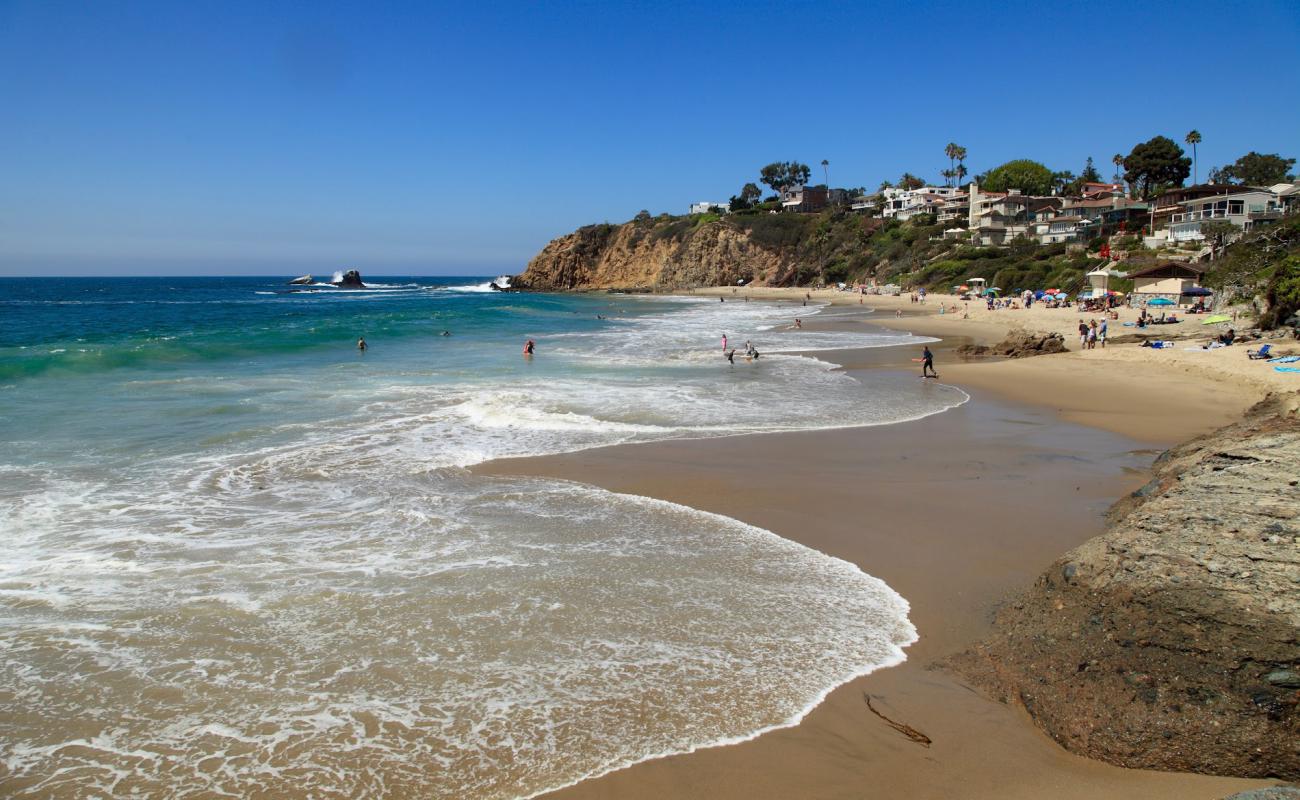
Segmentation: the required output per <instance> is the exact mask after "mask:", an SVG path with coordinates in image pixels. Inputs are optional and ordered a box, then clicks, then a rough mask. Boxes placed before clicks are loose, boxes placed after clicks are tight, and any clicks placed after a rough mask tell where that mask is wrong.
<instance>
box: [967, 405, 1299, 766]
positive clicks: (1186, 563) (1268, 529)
mask: <svg viewBox="0 0 1300 800" xmlns="http://www.w3.org/2000/svg"><path fill="white" fill-rule="evenodd" d="M1298 406H1300V394H1287V395H1275V396H1271V397H1269V398H1268V399H1266V400H1265V401H1263V402H1261V403H1259V404H1257V405H1256V406H1255V407H1254V408H1252V409H1251V410H1250V411H1249V412H1247V414H1246V416H1245V418H1244V419H1243V420H1242V421H1241V422H1238V423H1236V424H1233V425H1230V426H1228V427H1226V428H1223V429H1221V430H1219V431H1216V432H1214V433H1212V434H1209V435H1207V436H1203V437H1201V438H1199V439H1195V440H1193V441H1191V442H1188V443H1187V444H1184V445H1181V446H1179V447H1177V448H1174V449H1173V450H1170V451H1168V452H1166V453H1165V454H1164V455H1162V456H1161V457H1160V458H1159V459H1158V460H1157V462H1156V464H1155V467H1154V474H1155V478H1154V480H1153V481H1152V484H1149V485H1148V486H1147V487H1144V491H1143V492H1142V493H1134V494H1133V495H1131V496H1129V497H1127V498H1125V499H1123V500H1121V501H1120V502H1119V503H1117V504H1116V505H1115V506H1114V507H1113V508H1112V509H1111V514H1110V517H1111V524H1110V527H1109V529H1108V530H1107V531H1106V532H1105V533H1104V534H1102V535H1101V536H1098V537H1096V538H1093V539H1091V540H1089V541H1088V542H1086V543H1084V544H1083V545H1082V546H1080V547H1078V548H1076V549H1075V550H1073V551H1072V552H1070V553H1068V554H1066V555H1065V556H1063V557H1062V558H1061V559H1060V560H1059V561H1057V562H1056V564H1054V565H1053V566H1052V567H1050V568H1049V569H1048V570H1047V572H1045V573H1044V574H1043V576H1042V577H1040V578H1039V579H1038V581H1037V582H1036V583H1035V584H1034V586H1033V587H1032V588H1031V589H1029V590H1028V591H1027V592H1026V593H1025V594H1024V595H1023V596H1022V597H1020V598H1019V599H1018V600H1016V601H1015V602H1013V603H1011V604H1009V605H1007V606H1005V607H1004V608H1003V609H1002V610H1000V611H999V612H998V614H997V616H996V621H995V626H994V631H993V633H992V635H991V636H990V637H989V638H988V639H987V640H985V641H984V642H982V643H981V644H979V645H976V646H975V647H974V648H972V649H970V650H968V651H966V652H965V653H962V654H959V655H957V656H954V657H952V658H950V659H948V660H947V662H946V666H948V667H949V668H952V669H954V670H956V671H957V672H960V673H962V674H963V675H965V676H966V677H968V678H969V679H970V680H971V681H972V682H973V683H975V684H976V685H977V686H979V687H981V688H983V689H984V690H986V691H988V692H989V693H990V694H992V695H993V696H994V697H997V698H998V699H1000V700H1002V701H1003V702H1007V703H1017V704H1020V705H1022V706H1023V707H1024V708H1025V709H1026V710H1027V711H1028V712H1029V714H1030V715H1031V716H1032V718H1033V719H1034V721H1035V723H1036V724H1037V725H1039V726H1040V727H1042V728H1043V729H1044V730H1045V731H1047V733H1049V734H1050V735H1051V736H1052V737H1053V738H1054V739H1056V741H1057V742H1059V743H1060V744H1061V745H1062V746H1064V747H1066V748H1067V749H1069V750H1072V751H1074V752H1077V753H1081V754H1084V755H1087V756H1090V757H1093V758H1098V759H1101V760H1104V761H1109V762H1111V763H1115V764H1119V765H1122V766H1125V767H1140V768H1147V769H1164V770H1181V771H1192V772H1205V773H1212V774H1218V775H1238V776H1245V777H1259V778H1262V777H1274V778H1284V779H1288V780H1296V779H1300V710H1297V704H1298V703H1300V691H1298V690H1297V689H1296V688H1295V681H1294V678H1295V676H1296V671H1297V668H1298V666H1300V591H1297V589H1296V586H1297V581H1300V516H1298V515H1297V510H1298V509H1300V491H1298V490H1297V489H1296V487H1295V486H1292V485H1291V481H1292V480H1293V476H1295V475H1297V474H1300V420H1298V419H1297V417H1296V408H1297V407H1298Z"/></svg>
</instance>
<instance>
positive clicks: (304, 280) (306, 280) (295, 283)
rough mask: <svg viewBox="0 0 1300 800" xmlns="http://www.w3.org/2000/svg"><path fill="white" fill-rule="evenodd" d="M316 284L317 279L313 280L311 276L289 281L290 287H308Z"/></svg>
mask: <svg viewBox="0 0 1300 800" xmlns="http://www.w3.org/2000/svg"><path fill="white" fill-rule="evenodd" d="M315 282H316V279H315V278H313V277H312V276H310V275H303V276H302V277H301V278H294V279H293V280H291V281H289V285H290V286H308V285H310V284H312V283H315Z"/></svg>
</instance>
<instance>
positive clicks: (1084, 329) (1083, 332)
mask: <svg viewBox="0 0 1300 800" xmlns="http://www.w3.org/2000/svg"><path fill="white" fill-rule="evenodd" d="M1087 347H1088V323H1086V322H1084V321H1083V320H1079V349H1080V350H1084V349H1086V348H1087Z"/></svg>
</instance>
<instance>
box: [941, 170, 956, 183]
mask: <svg viewBox="0 0 1300 800" xmlns="http://www.w3.org/2000/svg"><path fill="white" fill-rule="evenodd" d="M939 175H940V176H941V177H942V178H943V185H944V186H952V179H953V178H954V177H956V175H957V170H955V169H943V170H939Z"/></svg>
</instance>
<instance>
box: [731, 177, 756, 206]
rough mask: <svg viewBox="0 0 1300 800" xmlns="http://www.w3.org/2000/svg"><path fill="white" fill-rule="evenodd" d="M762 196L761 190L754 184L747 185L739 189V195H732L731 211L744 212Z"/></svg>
mask: <svg viewBox="0 0 1300 800" xmlns="http://www.w3.org/2000/svg"><path fill="white" fill-rule="evenodd" d="M762 196H763V190H762V189H760V188H758V186H756V185H755V184H752V183H747V184H745V185H744V186H742V187H740V194H738V195H732V198H731V210H732V211H744V210H745V209H747V208H753V207H754V204H755V203H757V202H758V199H759V198H760V197H762Z"/></svg>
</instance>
